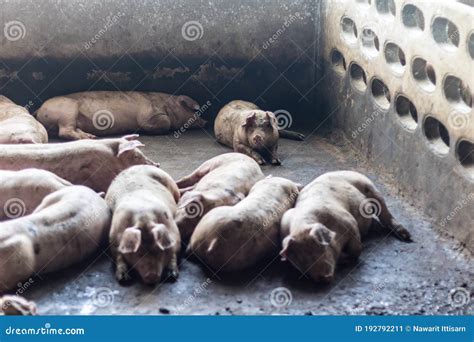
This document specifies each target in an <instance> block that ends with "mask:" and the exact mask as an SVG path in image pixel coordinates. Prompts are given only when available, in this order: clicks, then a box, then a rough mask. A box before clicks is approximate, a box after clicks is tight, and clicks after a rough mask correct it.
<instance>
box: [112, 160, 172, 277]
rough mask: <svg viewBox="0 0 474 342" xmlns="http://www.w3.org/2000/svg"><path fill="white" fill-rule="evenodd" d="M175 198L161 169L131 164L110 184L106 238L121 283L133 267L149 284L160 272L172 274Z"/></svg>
mask: <svg viewBox="0 0 474 342" xmlns="http://www.w3.org/2000/svg"><path fill="white" fill-rule="evenodd" d="M179 198H180V193H179V189H178V186H177V185H176V183H175V182H174V180H173V179H172V178H171V176H169V175H168V174H167V173H166V172H165V171H162V170H161V169H158V168H156V167H153V166H148V165H138V166H132V167H130V168H128V169H127V170H125V171H123V172H122V173H120V174H119V175H118V176H117V178H115V180H114V181H113V182H112V184H111V185H110V188H109V190H108V191H107V195H106V198H105V199H106V202H107V204H108V205H109V207H110V208H111V209H112V211H113V218H112V228H111V230H110V236H109V242H110V245H111V251H112V254H113V256H114V258H115V261H116V272H115V276H116V278H117V280H118V281H119V282H121V283H123V282H126V281H128V280H130V279H131V276H130V269H132V268H133V269H135V270H136V271H137V273H138V275H139V276H140V278H141V279H142V281H143V282H144V283H145V284H149V285H154V284H156V283H158V282H159V281H160V280H161V279H162V275H163V272H164V271H165V270H166V271H167V273H168V274H167V277H168V278H170V279H171V280H176V279H177V278H178V272H179V271H178V253H179V251H180V249H181V237H180V235H179V230H178V227H177V225H176V222H175V221H174V214H175V213H176V208H177V203H178V201H179Z"/></svg>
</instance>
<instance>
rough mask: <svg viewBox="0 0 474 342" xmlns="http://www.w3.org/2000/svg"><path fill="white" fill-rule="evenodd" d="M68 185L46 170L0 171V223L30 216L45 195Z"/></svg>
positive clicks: (68, 184)
mask: <svg viewBox="0 0 474 342" xmlns="http://www.w3.org/2000/svg"><path fill="white" fill-rule="evenodd" d="M70 185H72V184H71V183H69V182H68V181H66V180H64V179H62V178H60V177H58V176H56V175H55V174H54V173H51V172H49V171H46V170H39V169H25V170H21V171H2V170H0V221H2V220H5V219H12V218H18V217H20V216H24V215H28V214H31V213H32V212H33V210H34V209H35V208H36V207H37V206H38V205H39V204H40V203H41V201H42V200H43V198H44V197H46V195H49V194H50V193H52V192H55V191H58V190H60V189H63V188H65V187H66V186H70Z"/></svg>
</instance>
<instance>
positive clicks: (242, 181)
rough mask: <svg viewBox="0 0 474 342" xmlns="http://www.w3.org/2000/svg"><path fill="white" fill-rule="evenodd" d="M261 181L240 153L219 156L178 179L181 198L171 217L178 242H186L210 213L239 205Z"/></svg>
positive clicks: (254, 167) (255, 167)
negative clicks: (212, 210) (177, 233)
mask: <svg viewBox="0 0 474 342" xmlns="http://www.w3.org/2000/svg"><path fill="white" fill-rule="evenodd" d="M262 178H263V173H262V170H260V167H259V166H258V164H257V163H256V162H255V161H254V160H253V159H252V158H250V157H247V156H246V155H244V154H241V153H225V154H221V155H220V156H217V157H214V158H212V159H209V160H208V161H206V162H204V163H203V164H201V166H199V167H198V168H197V169H196V170H195V171H194V172H193V173H191V174H190V175H189V176H186V177H183V178H181V179H180V180H179V181H178V182H177V184H178V186H179V188H180V191H181V193H182V194H183V196H182V197H181V200H180V201H179V203H178V211H177V212H176V216H175V217H176V223H177V224H178V227H179V231H180V232H181V238H182V239H183V240H185V241H187V240H188V239H189V238H190V237H191V234H192V233H193V231H194V228H195V227H196V225H197V224H198V222H199V220H200V219H201V217H202V216H203V215H204V214H206V213H207V212H208V211H210V210H211V209H213V208H216V207H220V206H223V205H227V206H232V205H235V204H237V203H238V202H240V201H241V200H242V199H243V198H244V197H245V196H247V194H248V192H249V191H250V189H251V188H252V186H253V185H254V184H255V183H256V182H257V181H259V180H260V179H262Z"/></svg>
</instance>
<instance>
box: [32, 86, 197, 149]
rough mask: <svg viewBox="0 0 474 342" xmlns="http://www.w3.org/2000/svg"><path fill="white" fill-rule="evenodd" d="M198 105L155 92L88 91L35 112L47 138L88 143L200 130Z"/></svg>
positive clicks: (56, 98)
mask: <svg viewBox="0 0 474 342" xmlns="http://www.w3.org/2000/svg"><path fill="white" fill-rule="evenodd" d="M199 109H200V107H199V104H198V103H197V102H196V101H194V100H193V99H191V98H189V97H187V96H183V95H180V96H174V95H168V94H163V93H156V92H149V93H144V92H137V91H127V92H121V91H88V92H82V93H75V94H70V95H65V96H58V97H54V98H52V99H49V100H48V101H46V102H45V103H44V104H43V105H42V106H41V108H40V109H38V110H37V111H36V118H37V119H38V120H39V121H40V122H41V123H42V124H43V125H45V127H46V128H47V129H48V131H49V132H50V134H51V135H53V136H59V137H61V138H64V139H70V140H77V139H90V138H95V136H107V135H116V134H124V133H135V132H138V131H142V132H145V133H148V134H167V133H169V131H170V130H176V129H179V128H180V127H183V126H184V125H185V124H187V125H188V126H189V127H190V128H197V127H204V125H205V124H206V121H204V120H203V119H201V118H200V117H199V112H198V111H199Z"/></svg>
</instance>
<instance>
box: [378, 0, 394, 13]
mask: <svg viewBox="0 0 474 342" xmlns="http://www.w3.org/2000/svg"><path fill="white" fill-rule="evenodd" d="M375 8H377V11H378V12H379V13H380V14H391V15H393V16H395V11H396V8H395V1H394V0H375Z"/></svg>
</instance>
